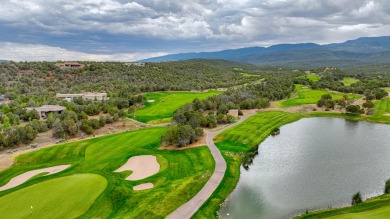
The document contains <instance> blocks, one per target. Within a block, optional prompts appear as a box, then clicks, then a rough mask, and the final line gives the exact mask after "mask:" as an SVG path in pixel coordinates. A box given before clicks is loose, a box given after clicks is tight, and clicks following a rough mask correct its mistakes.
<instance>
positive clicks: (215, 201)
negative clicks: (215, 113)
mask: <svg viewBox="0 0 390 219" xmlns="http://www.w3.org/2000/svg"><path fill="white" fill-rule="evenodd" d="M302 117H303V116H302V115H300V114H292V113H288V112H281V111H269V112H263V113H258V114H256V115H254V116H252V117H250V118H248V119H247V120H246V121H245V122H243V123H241V124H240V125H237V126H235V127H234V128H231V129H228V130H226V131H224V132H222V133H221V134H219V135H218V136H216V138H215V142H217V143H216V145H217V147H218V148H219V149H220V150H221V153H222V155H223V156H224V158H225V160H226V163H227V171H226V173H225V176H224V178H223V180H222V183H221V184H220V185H219V187H218V188H217V190H216V191H215V192H214V193H213V195H212V196H211V198H210V199H209V200H207V202H206V203H205V204H204V205H203V206H202V207H201V209H200V211H198V212H197V213H196V214H195V216H194V218H216V217H217V211H218V210H219V206H220V204H222V203H223V201H224V200H225V199H226V198H227V197H228V196H229V194H230V193H231V192H232V191H233V189H234V188H235V186H236V184H237V182H238V179H239V177H240V165H241V161H242V159H243V157H242V156H240V155H239V154H238V153H237V152H250V151H253V150H256V149H257V146H258V145H259V144H260V143H261V142H262V141H263V140H264V139H266V138H267V137H268V136H269V135H270V134H271V132H272V130H273V129H274V128H276V127H280V126H282V125H285V124H287V123H291V122H294V121H297V120H299V119H300V118H302Z"/></svg>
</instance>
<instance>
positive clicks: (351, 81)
mask: <svg viewBox="0 0 390 219" xmlns="http://www.w3.org/2000/svg"><path fill="white" fill-rule="evenodd" d="M359 81H360V80H358V79H356V78H344V79H343V80H342V81H341V82H342V83H343V84H344V85H345V86H351V84H354V83H357V82H359Z"/></svg>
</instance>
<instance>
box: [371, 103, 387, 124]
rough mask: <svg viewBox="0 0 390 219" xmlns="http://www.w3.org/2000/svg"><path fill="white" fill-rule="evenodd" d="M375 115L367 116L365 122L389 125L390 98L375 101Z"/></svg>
mask: <svg viewBox="0 0 390 219" xmlns="http://www.w3.org/2000/svg"><path fill="white" fill-rule="evenodd" d="M375 109H376V112H375V115H373V116H369V117H368V119H367V120H369V121H373V122H382V123H390V98H389V97H388V98H386V99H382V100H378V101H375Z"/></svg>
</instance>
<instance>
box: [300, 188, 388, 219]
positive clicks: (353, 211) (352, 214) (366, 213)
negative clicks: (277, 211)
mask: <svg viewBox="0 0 390 219" xmlns="http://www.w3.org/2000/svg"><path fill="white" fill-rule="evenodd" d="M389 216H390V195H389V194H387V195H382V196H378V197H375V198H371V199H368V200H366V201H365V202H363V203H362V204H359V205H356V206H352V207H345V208H338V209H330V210H322V211H315V212H311V213H309V214H304V215H301V216H299V217H296V218H300V219H302V218H332V219H363V218H364V219H365V218H375V219H377V218H378V219H382V218H389Z"/></svg>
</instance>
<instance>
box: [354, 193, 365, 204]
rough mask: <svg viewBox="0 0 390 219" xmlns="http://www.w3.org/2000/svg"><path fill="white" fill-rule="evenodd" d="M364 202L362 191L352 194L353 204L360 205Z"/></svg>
mask: <svg viewBox="0 0 390 219" xmlns="http://www.w3.org/2000/svg"><path fill="white" fill-rule="evenodd" d="M362 202H363V199H362V195H361V194H360V192H358V193H356V194H355V195H353V196H352V205H358V204H360V203H362Z"/></svg>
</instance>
